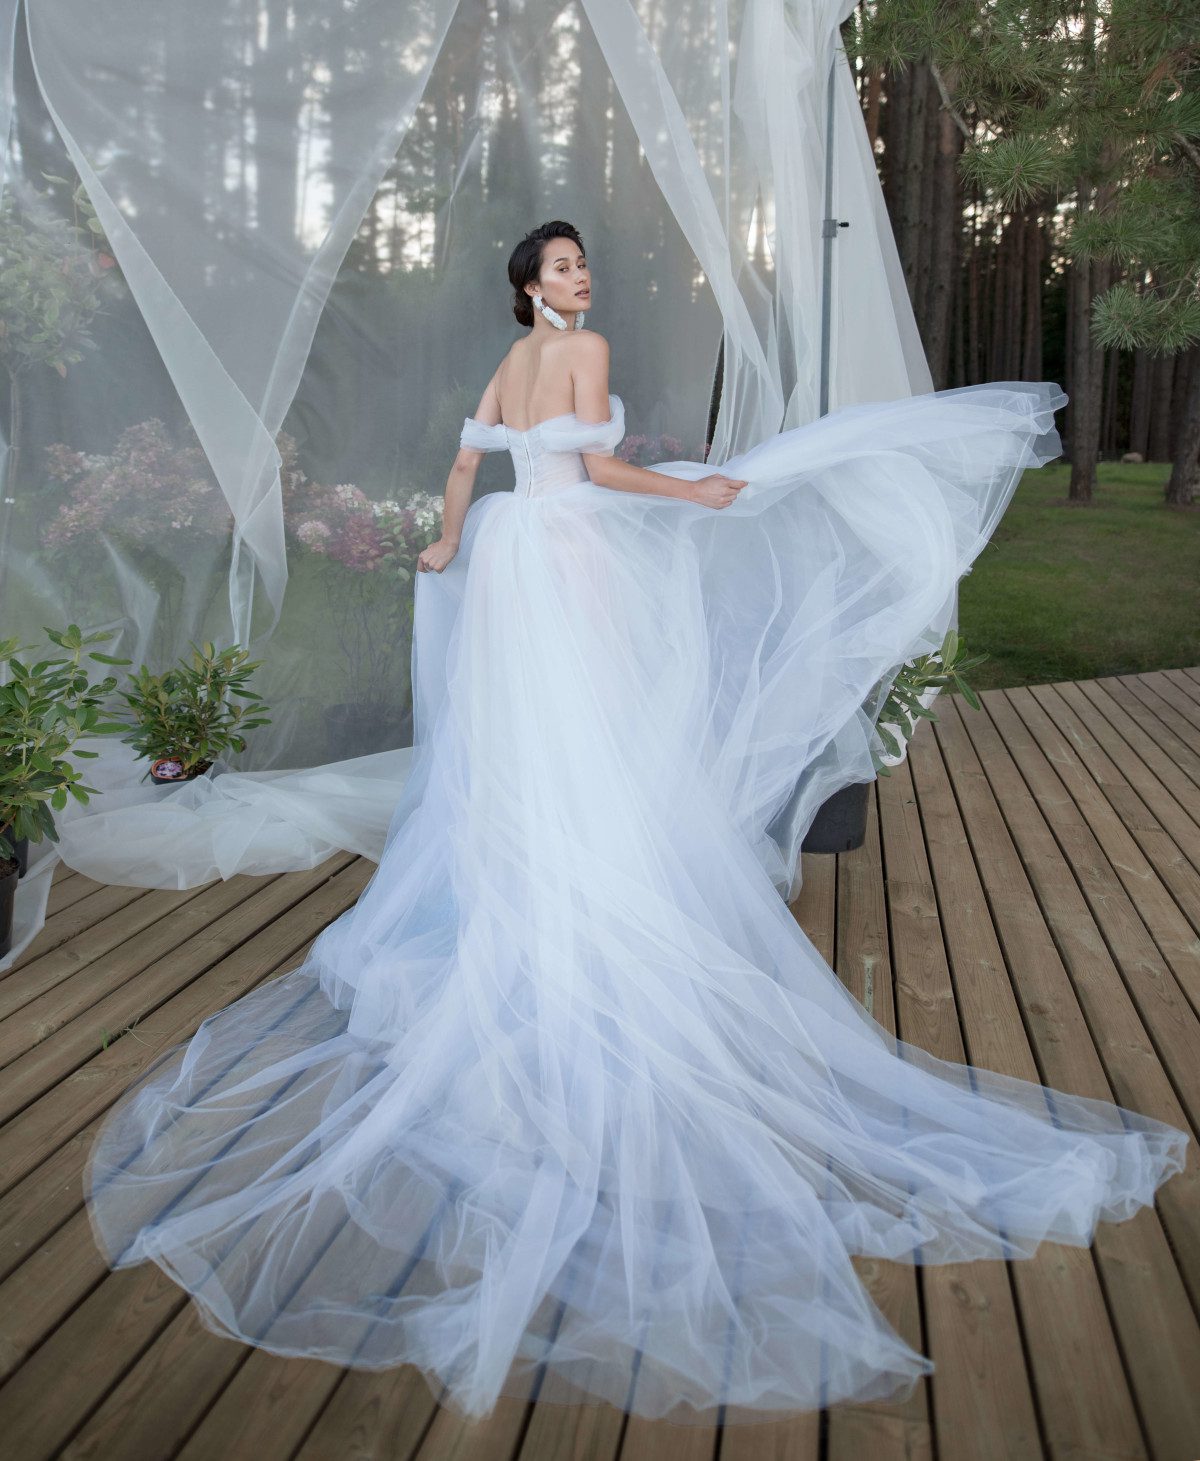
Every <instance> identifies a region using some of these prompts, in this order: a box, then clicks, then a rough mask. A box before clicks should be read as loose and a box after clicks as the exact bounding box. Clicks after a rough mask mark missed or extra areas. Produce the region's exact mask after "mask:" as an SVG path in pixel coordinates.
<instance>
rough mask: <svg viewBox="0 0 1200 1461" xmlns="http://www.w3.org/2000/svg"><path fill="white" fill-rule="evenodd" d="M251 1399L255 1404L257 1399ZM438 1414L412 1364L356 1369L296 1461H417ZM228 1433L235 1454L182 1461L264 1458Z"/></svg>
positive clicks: (189, 1454) (196, 1454) (200, 1454)
mask: <svg viewBox="0 0 1200 1461" xmlns="http://www.w3.org/2000/svg"><path fill="white" fill-rule="evenodd" d="M246 1399H247V1403H249V1402H250V1401H251V1400H252V1399H253V1396H252V1395H250V1394H247V1397H246ZM436 1413H437V1401H436V1400H435V1398H434V1396H433V1393H432V1392H431V1390H430V1388H429V1385H428V1384H427V1383H426V1381H425V1379H424V1377H423V1376H422V1375H421V1374H420V1372H419V1371H417V1370H415V1369H413V1367H412V1366H411V1365H405V1366H404V1367H403V1368H401V1369H396V1370H386V1371H383V1372H381V1373H380V1374H371V1373H369V1372H366V1371H363V1370H354V1371H352V1372H350V1373H349V1374H347V1375H345V1376H344V1377H343V1378H342V1380H341V1383H340V1384H339V1385H338V1386H337V1389H336V1390H335V1391H334V1393H333V1396H332V1398H331V1399H330V1401H329V1403H328V1404H327V1405H326V1406H325V1408H324V1409H323V1410H322V1411H321V1414H320V1416H319V1417H318V1418H317V1420H316V1423H315V1424H314V1425H313V1427H312V1429H311V1430H310V1431H309V1433H308V1435H307V1436H306V1437H305V1439H304V1442H303V1444H302V1445H301V1446H300V1448H299V1450H298V1451H297V1452H296V1453H295V1461H411V1458H412V1457H413V1456H415V1455H416V1454H417V1452H418V1450H419V1449H420V1448H421V1446H422V1443H423V1442H424V1440H425V1437H426V1435H427V1434H428V1431H429V1427H430V1426H431V1424H432V1423H433V1418H434V1415H435V1414H436ZM228 1434H229V1438H230V1447H229V1449H227V1450H224V1451H222V1450H219V1449H213V1448H206V1449H203V1450H199V1451H196V1450H193V1449H192V1448H188V1449H187V1450H185V1451H184V1452H183V1453H182V1454H181V1455H180V1457H179V1458H178V1461H232V1458H233V1457H242V1456H246V1457H259V1456H261V1455H262V1454H263V1453H262V1452H261V1451H258V1450H251V1449H248V1448H246V1447H244V1446H243V1445H241V1443H240V1434H239V1433H238V1432H236V1431H232V1430H231V1431H230V1432H228ZM558 1454H561V1455H563V1456H567V1455H569V1454H570V1453H569V1452H566V1451H564V1452H562V1453H558ZM539 1461H540V1458H539ZM597 1461H599V1458H597Z"/></svg>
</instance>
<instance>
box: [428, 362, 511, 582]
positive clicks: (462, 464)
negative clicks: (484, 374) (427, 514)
mask: <svg viewBox="0 0 1200 1461" xmlns="http://www.w3.org/2000/svg"><path fill="white" fill-rule="evenodd" d="M499 374H500V370H499V367H497V369H496V375H493V376H492V378H491V380H490V381H488V383H487V387H486V388H485V390H484V392H483V395H482V396H480V398H479V405H478V407H477V408H476V410H475V420H476V421H480V422H482V423H483V424H484V425H485V426H497V425H499V422H500V397H499V396H498V395H497V393H496V376H497V375H499ZM486 455H487V453H486V452H482V451H478V450H477V449H476V448H475V447H470V446H460V447H459V449H458V452H457V454H456V455H455V458H454V461H453V462H452V463H451V466H450V474H449V476H448V477H447V478H446V487H445V492H444V494H443V495H444V501H445V505H444V507H443V508H442V535H441V537H440V538H439V539H438V540H437V542H435V543H430V544H429V546H428V547H426V548H422V549H421V552H420V553H419V554H418V555H417V572H418V573H428V572H429V571H430V570H432V571H433V572H435V573H441V571H442V569H443V568H445V566H446V565H447V564H448V563H449V562H450V560H451V559H452V558H453V557H454V555H455V554H456V553H457V552H458V545H459V542H460V541H461V539H462V530H463V522H464V521H465V520H466V516H467V509H468V508H469V507H470V505H471V498H472V497H473V496H474V493H475V475H476V473H477V472H478V471H479V463H480V462H481V461H483V459H484V457H485V456H486Z"/></svg>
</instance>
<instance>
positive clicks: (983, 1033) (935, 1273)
mask: <svg viewBox="0 0 1200 1461" xmlns="http://www.w3.org/2000/svg"><path fill="white" fill-rule="evenodd" d="M939 713H940V712H939ZM888 780H889V784H888V786H887V788H886V789H883V788H881V792H880V796H881V808H882V812H883V816H884V820H885V824H886V841H885V844H884V846H885V857H886V860H887V871H888V894H889V904H890V907H891V909H892V910H893V926H894V929H895V931H896V947H895V954H894V957H895V960H896V998H897V1006H898V1009H897V1013H898V1021H899V1035H900V1038H901V1039H904V1040H906V1041H907V1042H908V1043H910V1044H916V1043H917V1042H916V1040H915V1039H913V1040H909V1036H908V1030H909V1021H910V1020H911V1021H912V1030H913V1035H914V1036H915V1035H916V1033H917V1032H918V1031H920V1032H921V1033H922V1035H923V1037H924V1038H923V1039H922V1041H921V1046H922V1048H923V1049H927V1050H928V1051H929V1053H930V1054H932V1055H935V1056H937V1057H938V1059H940V1060H950V1061H955V1062H958V1063H963V1062H965V1061H966V1060H967V1059H968V1056H969V1058H970V1062H971V1063H972V1064H975V1065H985V1066H990V1067H1000V1068H1004V1067H1005V1066H1006V1065H1008V1064H1015V1063H1016V1060H1017V1058H1018V1053H1019V1044H1018V1041H1017V1037H1016V1034H1015V1032H1014V1031H1013V1029H1012V1024H1011V1011H1010V1010H1008V1009H1006V1008H1005V1007H1004V1005H1003V1003H1002V1001H1001V1000H1000V999H999V998H998V997H997V993H998V992H997V991H996V989H995V986H996V981H997V976H998V975H999V977H1000V978H1003V966H1002V964H1001V963H1000V960H999V951H998V950H996V949H994V948H993V947H992V943H991V940H990V939H989V937H988V935H989V934H990V931H991V923H990V920H989V919H988V914H987V907H986V904H985V903H984V900H983V896H982V890H981V889H980V888H979V885H978V882H977V880H976V877H975V870H974V865H973V863H972V860H971V856H970V849H969V847H968V846H967V844H966V840H965V837H964V834H963V830H962V824H961V822H960V820H959V818H958V813H957V810H956V808H955V806H954V800H953V796H952V795H951V792H950V787H949V783H948V781H947V778H946V772H945V768H944V766H943V765H942V761H941V757H940V754H939V751H938V747H937V744H936V742H935V740H934V738H933V736H932V735H931V734H928V733H927V728H921V727H918V734H917V735H915V736H914V737H913V739H912V741H911V742H910V743H909V751H908V756H907V758H906V760H905V761H904V762H903V763H902V764H901V765H900V766H897V767H893V769H892V775H891V777H890V778H889V779H888ZM893 864H894V865H895V868H896V878H897V883H896V884H895V885H893V883H892V868H893ZM897 888H898V889H899V896H897ZM939 900H940V904H941V908H942V910H943V911H942V915H941V916H942V918H945V917H946V910H947V907H948V906H949V908H950V911H951V919H950V921H951V924H952V928H951V935H952V936H951V937H950V939H949V955H950V957H949V958H948V957H947V949H946V948H945V947H944V946H943V945H942V941H941V938H939V937H938V932H939V931H941V930H940V921H935V920H936V919H937V910H938V907H939ZM951 1004H952V1005H953V1008H954V1009H955V1011H956V1014H957V1018H956V1019H955V1020H953V1021H952V1020H951V1019H950V1018H949V1011H950V1008H951ZM964 1031H965V1032H966V1037H965V1039H966V1043H964ZM921 1288H922V1293H923V1295H924V1299H925V1324H926V1352H927V1353H928V1354H929V1355H930V1356H931V1358H932V1359H933V1361H934V1364H935V1365H936V1366H937V1369H936V1370H935V1371H934V1373H933V1374H932V1375H931V1376H930V1377H929V1380H928V1384H929V1387H930V1391H931V1395H932V1400H931V1404H932V1414H933V1422H934V1437H935V1444H936V1450H937V1455H938V1457H939V1458H941V1461H954V1458H959V1457H964V1458H965V1457H970V1458H985V1457H987V1458H990V1457H1006V1458H1007V1457H1016V1456H1020V1457H1029V1458H1034V1457H1039V1456H1041V1455H1043V1450H1042V1440H1041V1435H1040V1433H1039V1429H1038V1420H1037V1414H1036V1409H1035V1405H1034V1398H1033V1390H1032V1387H1031V1384H1030V1377H1029V1375H1028V1373H1027V1372H1026V1368H1025V1357H1024V1353H1023V1350H1022V1341H1021V1330H1020V1324H1019V1321H1018V1317H1017V1309H1016V1305H1015V1303H1014V1299H1013V1292H1012V1287H1011V1284H1010V1281H1009V1273H1008V1269H1007V1265H1005V1264H1004V1263H1002V1262H999V1261H992V1262H962V1263H946V1264H940V1263H939V1264H928V1265H922V1270H921Z"/></svg>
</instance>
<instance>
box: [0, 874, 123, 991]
mask: <svg viewBox="0 0 1200 1461" xmlns="http://www.w3.org/2000/svg"><path fill="white" fill-rule="evenodd" d="M149 892H150V889H149V888H126V887H117V886H114V887H108V886H106V885H103V884H101V885H99V886H98V887H97V889H96V891H95V892H90V893H88V894H87V895H86V896H85V897H82V898H79V899H76V900H75V901H73V902H72V903H71V904H70V906H69V907H67V908H64V909H63V910H62V912H60V913H56V914H54V916H53V917H51V918H47V920H46V922H45V923H44V924H43V925H42V927H41V928H39V929H38V931H37V933H36V934H34V936H33V938H32V939H31V940H30V942H29V944H28V946H27V947H26V948H24V949H22V950H21V952H20V954H19V955H18V957H17V958H16V959H14V960H13V962H12V964H11V965H10V966H9V967H8V968H7V969H5V970H4V971H3V972H2V973H0V981H7V980H9V979H14V978H16V977H18V976H19V975H20V972H21V970H22V969H24V968H25V966H26V965H27V964H29V963H31V962H32V961H33V960H34V959H40V958H43V957H44V956H45V955H46V954H48V953H49V952H50V950H51V949H56V948H58V946H59V945H60V944H64V943H66V942H67V941H68V940H69V939H75V938H78V937H79V936H80V934H85V933H86V932H87V930H88V929H89V928H91V927H92V925H93V924H96V923H101V922H103V921H104V919H106V918H108V917H109V915H110V914H113V913H116V912H117V911H118V910H119V909H121V908H125V907H126V906H127V905H128V904H130V903H134V902H136V901H137V900H138V899H139V898H145V897H146V896H147V894H148V893H149Z"/></svg>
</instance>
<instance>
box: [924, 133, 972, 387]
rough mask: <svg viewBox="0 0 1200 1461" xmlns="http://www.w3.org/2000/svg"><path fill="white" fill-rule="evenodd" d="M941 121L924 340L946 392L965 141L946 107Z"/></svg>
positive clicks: (936, 379)
mask: <svg viewBox="0 0 1200 1461" xmlns="http://www.w3.org/2000/svg"><path fill="white" fill-rule="evenodd" d="M937 117H938V125H937V164H936V175H935V179H934V207H933V213H932V217H931V220H930V228H929V232H928V243H927V245H926V249H927V252H928V253H929V254H930V255H931V258H930V271H929V288H928V297H927V300H926V312H925V316H926V317H925V331H924V336H923V338H924V343H925V353H926V355H927V357H928V359H929V369H930V371H931V372H932V375H933V383H934V386H935V387H936V388H937V389H938V390H943V389H945V387H946V386H948V385H949V384H950V380H949V375H950V319H951V305H952V303H953V300H954V284H955V280H956V279H957V278H958V257H959V249H958V236H959V230H960V227H961V220H962V199H961V196H960V192H961V190H960V188H959V173H958V157H959V154H960V153H961V151H962V141H963V137H962V133H961V132H960V131H959V130H958V128H957V127H956V126H955V125H954V121H953V118H952V117H951V116H950V113H949V112H948V111H947V110H946V109H945V108H944V107H939V108H938V112H937Z"/></svg>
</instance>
